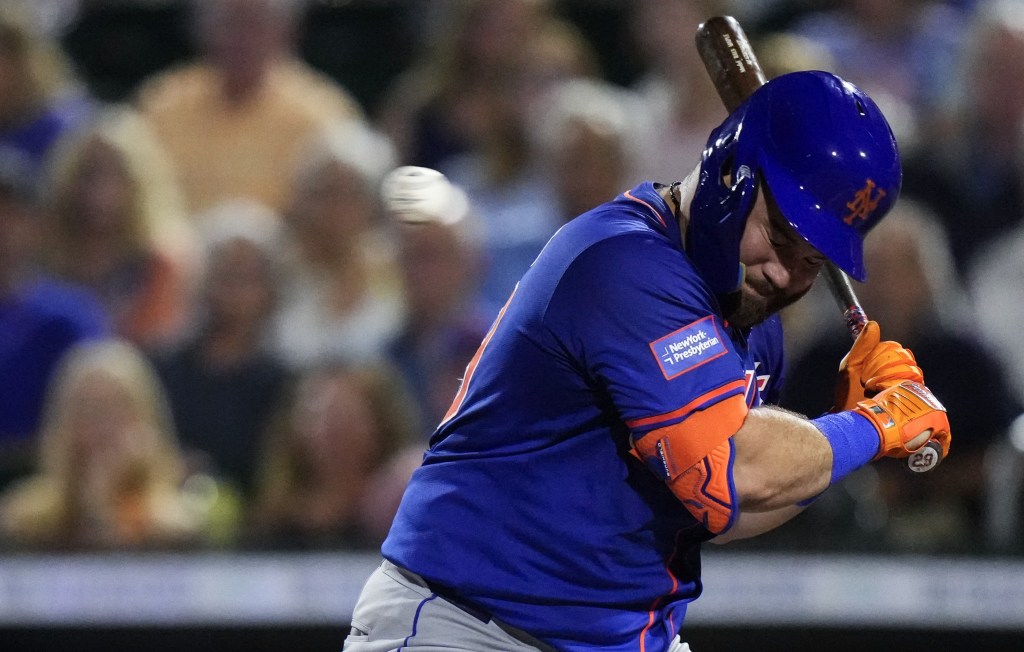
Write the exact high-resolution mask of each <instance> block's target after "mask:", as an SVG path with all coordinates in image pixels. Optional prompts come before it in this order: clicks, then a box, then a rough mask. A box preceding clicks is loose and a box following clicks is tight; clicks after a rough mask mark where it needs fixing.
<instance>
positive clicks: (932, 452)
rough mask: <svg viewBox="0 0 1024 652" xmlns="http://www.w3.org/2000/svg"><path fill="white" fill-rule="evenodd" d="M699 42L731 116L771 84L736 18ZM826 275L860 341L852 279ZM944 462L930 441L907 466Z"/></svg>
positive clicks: (702, 30) (861, 317) (924, 467)
mask: <svg viewBox="0 0 1024 652" xmlns="http://www.w3.org/2000/svg"><path fill="white" fill-rule="evenodd" d="M695 41H696V44H697V52H698V53H699V54H700V58H701V60H702V61H703V62H704V68H705V69H706V70H707V72H708V75H709V76H710V77H711V81H712V82H713V83H714V85H715V90H717V91H718V96H719V97H721V98H722V103H723V104H725V108H726V110H728V111H729V112H730V113H731V112H733V111H734V110H736V108H737V107H739V105H740V104H742V103H743V101H744V100H746V99H747V98H748V97H750V95H751V94H752V93H753V92H754V91H756V90H757V89H758V88H760V87H761V86H762V85H764V84H765V83H767V81H768V80H767V79H766V78H765V75H764V71H763V70H762V69H761V64H760V63H758V61H757V57H756V56H755V55H754V50H753V48H751V47H750V41H749V40H748V39H747V35H746V33H745V32H744V31H743V28H742V27H740V24H739V22H738V21H737V20H736V19H735V18H733V17H732V16H715V17H713V18H709V19H708V20H706V21H705V22H703V23H701V24H700V26H699V27H697V34H696V36H695ZM824 272H825V278H826V279H827V281H828V284H829V289H830V290H831V291H832V296H833V297H835V299H836V302H837V303H838V304H839V308H840V310H842V313H843V318H844V319H845V320H846V325H847V327H848V328H849V330H850V334H851V335H852V336H853V338H854V339H856V338H857V336H858V335H860V332H861V331H862V330H864V325H865V324H866V323H867V321H868V318H867V315H866V314H865V312H864V308H862V307H861V305H860V301H859V300H858V299H857V295H856V293H855V292H854V290H853V285H852V284H851V282H850V278H849V277H848V276H847V275H846V273H845V272H843V270H841V269H839V268H838V267H836V266H835V264H833V263H832V262H831V261H826V262H825V266H824ZM941 460H942V447H941V446H939V444H938V443H937V442H934V441H929V442H928V443H927V444H925V445H924V446H922V447H921V448H920V449H919V450H917V451H915V452H914V453H913V454H912V455H911V456H910V457H908V458H907V466H908V467H909V468H910V469H911V470H912V471H917V472H924V471H930V470H932V469H933V468H935V467H936V466H937V465H938V463H939V462H940V461H941Z"/></svg>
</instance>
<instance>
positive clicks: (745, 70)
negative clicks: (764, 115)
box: [695, 16, 767, 112]
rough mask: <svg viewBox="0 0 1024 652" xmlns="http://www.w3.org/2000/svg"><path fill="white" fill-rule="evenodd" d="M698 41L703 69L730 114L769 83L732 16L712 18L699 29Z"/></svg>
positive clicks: (748, 42) (696, 37) (741, 29)
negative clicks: (705, 70)
mask: <svg viewBox="0 0 1024 652" xmlns="http://www.w3.org/2000/svg"><path fill="white" fill-rule="evenodd" d="M695 39H696V43H697V51H698V52H699V53H700V58H701V60H702V61H703V62H704V67H705V68H706V69H707V71H708V74H709V75H710V76H711V81H712V82H714V85H715V89H717V90H718V95H719V97H721V98H722V103H723V104H725V108H726V109H727V110H728V111H730V112H732V111H734V110H735V109H736V107H738V106H739V105H740V104H742V103H743V101H744V100H745V99H747V98H748V97H750V95H751V93H753V92H754V91H756V90H757V89H758V88H760V87H761V86H762V85H764V83H765V82H766V81H767V80H766V79H765V76H764V72H762V70H761V66H760V65H758V63H757V58H756V57H755V56H754V52H753V50H751V48H750V41H748V40H747V36H746V34H745V33H744V32H743V28H742V27H740V24H739V22H738V21H737V20H736V19H735V18H733V17H732V16H714V17H713V18H709V19H708V20H706V21H705V22H703V23H701V25H700V26H699V27H698V28H697V34H696V36H695Z"/></svg>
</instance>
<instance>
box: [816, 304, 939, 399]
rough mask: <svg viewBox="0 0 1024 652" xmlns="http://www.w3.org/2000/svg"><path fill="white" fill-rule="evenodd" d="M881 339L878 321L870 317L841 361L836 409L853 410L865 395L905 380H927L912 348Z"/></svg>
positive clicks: (921, 383) (917, 381)
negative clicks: (870, 319) (871, 319)
mask: <svg viewBox="0 0 1024 652" xmlns="http://www.w3.org/2000/svg"><path fill="white" fill-rule="evenodd" d="M880 340H881V332H880V330H879V328H878V322H875V321H869V322H868V323H867V324H865V326H864V330H862V331H861V332H860V335H859V336H858V337H857V340H856V341H855V342H854V343H853V347H852V348H851V349H850V352H849V353H847V354H846V357H844V358H843V361H842V362H840V363H839V380H838V382H837V383H836V392H835V407H834V408H833V411H835V412H843V411H846V410H852V409H854V407H856V405H857V404H858V403H860V402H861V401H863V400H864V399H866V398H871V397H872V396H874V395H875V394H877V393H878V392H880V391H882V390H883V389H887V388H889V387H892V386H894V385H897V384H899V383H900V382H901V381H904V380H912V381H914V382H915V383H918V384H920V385H923V384H924V372H923V371H921V367H918V366H917V360H915V359H914V354H913V353H912V352H911V351H910V349H907V348H904V347H903V346H901V345H900V344H899V343H898V342H891V341H885V342H882V341H880Z"/></svg>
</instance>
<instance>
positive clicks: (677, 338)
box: [650, 315, 727, 380]
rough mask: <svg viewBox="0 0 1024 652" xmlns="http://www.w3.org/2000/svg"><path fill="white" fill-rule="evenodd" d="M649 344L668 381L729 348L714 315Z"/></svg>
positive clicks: (724, 352)
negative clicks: (726, 346)
mask: <svg viewBox="0 0 1024 652" xmlns="http://www.w3.org/2000/svg"><path fill="white" fill-rule="evenodd" d="M650 346H651V352H652V353H653V354H654V357H655V359H656V360H657V361H658V364H659V365H660V366H661V372H662V373H663V374H665V378H666V379H668V380H672V379H673V378H675V377H676V376H678V375H679V374H683V373H686V372H687V371H690V370H692V369H696V368H697V367H699V366H701V365H702V364H704V363H706V362H711V361H712V360H714V359H715V358H717V357H719V356H722V355H725V354H726V351H727V349H726V348H725V342H724V341H723V339H722V335H721V333H719V331H718V324H717V323H716V322H715V318H714V316H712V315H709V316H707V317H705V318H703V319H700V320H698V321H695V322H693V323H692V324H690V325H688V326H683V327H682V328H680V329H679V330H676V331H672V332H671V333H669V334H668V335H666V336H665V337H662V338H659V339H657V340H654V341H653V342H651V344H650Z"/></svg>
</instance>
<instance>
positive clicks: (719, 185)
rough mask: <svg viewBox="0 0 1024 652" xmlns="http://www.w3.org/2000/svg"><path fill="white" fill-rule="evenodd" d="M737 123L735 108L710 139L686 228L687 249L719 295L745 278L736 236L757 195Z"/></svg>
mask: <svg viewBox="0 0 1024 652" xmlns="http://www.w3.org/2000/svg"><path fill="white" fill-rule="evenodd" d="M741 124H742V115H737V114H735V113H734V114H733V115H732V116H730V118H728V119H727V120H726V121H725V122H724V123H722V125H721V126H720V127H719V128H718V129H716V130H715V131H714V132H712V134H711V137H710V138H709V139H708V146H707V147H706V148H705V149H704V156H703V158H702V160H701V167H700V179H699V181H698V184H697V189H696V191H695V192H694V197H693V201H692V202H691V204H690V221H689V224H688V225H687V230H686V251H687V254H688V255H689V257H690V260H691V261H693V263H694V266H695V267H696V268H697V271H698V272H700V274H701V277H702V278H703V279H704V281H705V283H707V285H708V286H709V288H710V289H711V291H712V292H713V293H714V294H716V295H719V296H721V295H727V294H729V293H731V292H735V291H736V290H738V289H739V287H740V285H741V284H742V282H743V266H742V265H741V264H740V238H741V237H742V236H743V229H744V227H745V226H746V223H747V217H748V216H749V215H750V211H751V210H752V209H753V206H754V200H755V199H756V197H757V176H756V174H755V173H754V171H753V170H751V166H750V165H748V164H744V163H742V161H741V157H740V153H739V151H738V147H739V144H740V143H739V138H738V132H739V128H740V125H741Z"/></svg>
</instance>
